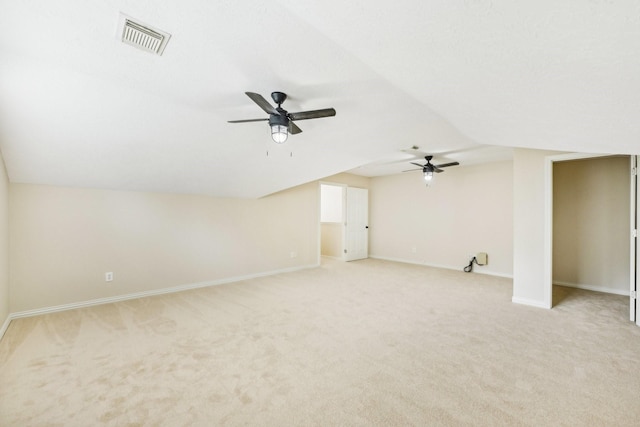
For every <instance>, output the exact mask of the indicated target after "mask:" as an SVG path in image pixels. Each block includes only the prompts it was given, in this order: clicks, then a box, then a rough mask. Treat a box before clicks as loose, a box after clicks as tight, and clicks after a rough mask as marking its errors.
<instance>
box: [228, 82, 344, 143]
mask: <svg viewBox="0 0 640 427" xmlns="http://www.w3.org/2000/svg"><path fill="white" fill-rule="evenodd" d="M245 94H246V95H247V96H248V97H249V98H251V100H252V101H253V102H255V103H256V104H258V107H260V108H262V109H263V110H264V112H265V113H267V114H269V118H267V119H247V120H229V123H247V122H261V121H267V120H268V121H269V126H271V138H272V139H273V141H274V142H276V143H278V144H282V143H284V142H285V141H286V140H287V138H288V136H289V134H292V135H295V134H297V133H300V132H302V129H300V128H299V127H298V126H297V125H296V124H295V123H293V122H294V120H308V119H319V118H322V117H332V116H335V115H336V110H334V109H333V108H324V109H322V110H311V111H299V112H297V113H289V112H288V111H287V110H285V109H284V108H282V103H283V102H284V101H285V100H286V99H287V94H286V93H283V92H272V93H271V99H273V101H274V102H275V103H276V104H278V106H277V107H273V106H272V105H271V104H270V103H269V101H267V100H266V99H264V97H263V96H262V95H260V94H258V93H254V92H245Z"/></svg>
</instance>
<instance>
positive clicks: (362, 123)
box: [0, 0, 640, 197]
mask: <svg viewBox="0 0 640 427" xmlns="http://www.w3.org/2000/svg"><path fill="white" fill-rule="evenodd" d="M121 12H122V13H125V14H127V15H129V16H132V17H134V18H137V19H139V20H140V21H143V22H145V23H147V24H149V25H152V26H154V27H157V28H159V29H162V30H164V31H167V32H168V33H170V34H171V35H172V37H171V40H170V42H169V44H168V46H167V48H166V50H165V53H164V55H163V56H156V55H152V54H149V53H146V52H143V51H141V50H138V49H135V48H133V47H131V46H128V45H126V44H123V43H121V42H120V41H119V40H118V38H117V37H116V32H117V31H116V30H117V27H118V19H119V15H120V13H121ZM275 90H279V91H283V92H286V93H287V94H288V95H289V99H288V100H287V101H286V102H285V104H284V107H285V108H287V109H288V110H289V111H300V110H311V109H319V108H327V107H334V108H335V109H336V110H337V115H336V117H332V118H324V119H318V120H310V121H301V122H298V125H299V126H300V127H301V128H302V129H303V131H304V132H303V133H301V134H299V135H293V136H291V137H290V138H289V140H288V141H287V143H286V144H285V145H284V146H276V145H275V144H273V143H272V142H271V139H270V136H269V129H268V125H267V124H266V123H263V122H257V123H244V124H229V123H227V120H234V119H245V118H260V117H263V116H265V114H264V113H263V112H262V111H261V110H260V109H259V108H258V107H257V106H256V105H255V104H253V103H252V102H251V100H250V99H249V98H247V97H246V96H245V95H244V92H245V91H253V92H258V93H261V94H262V95H263V96H264V97H265V98H267V99H270V97H269V94H270V93H271V92H272V91H275ZM639 115H640V2H637V1H614V0H610V1H607V0H601V1H598V0H591V1H588V0H582V1H563V2H558V1H536V2H533V1H529V2H520V1H515V2H514V1H508V0H504V1H482V0H478V1H473V0H466V1H450V0H449V1H445V0H442V1H429V0H421V1H419V0H398V1H395V2H388V1H380V0H374V1H371V0H369V1H349V2H344V1H336V0H324V1H322V2H317V1H308V0H295V1H294V0H280V1H273V0H270V1H259V0H246V1H242V2H237V1H205V0H183V1H162V2H158V1H150V0H147V1H139V0H138V1H109V0H106V1H100V2H87V1H82V0H60V1H56V2H52V1H46V0H33V1H20V2H18V1H8V0H1V1H0V149H1V150H2V154H3V156H4V159H5V163H6V166H7V170H8V173H9V177H10V180H11V181H12V182H24V183H38V184H50V185H63V186H83V187H95V188H108V189H121V190H146V191H162V192H179V193H198V194H209V195H214V196H219V197H260V196H264V195H266V194H270V193H273V192H276V191H280V190H283V189H286V188H289V187H292V186H295V185H299V184H302V183H305V182H309V181H312V180H315V179H319V178H323V177H325V176H328V175H332V174H335V173H338V172H342V171H354V172H356V173H361V174H363V175H367V176H373V175H377V174H381V173H393V172H399V171H400V170H403V169H407V165H408V163H407V161H408V160H409V159H413V158H415V153H408V154H407V149H408V148H409V147H412V146H418V147H420V151H422V152H427V153H432V154H436V155H438V154H440V153H443V154H442V156H441V157H442V158H443V159H445V160H450V159H454V160H459V161H461V163H462V166H464V164H465V163H466V162H468V163H473V162H474V159H475V161H478V159H485V160H491V159H501V158H504V156H505V153H506V155H508V153H510V149H509V148H505V149H504V150H501V149H500V148H499V147H530V148H541V149H557V150H566V151H581V152H597V153H618V154H638V153H639V152H640V117H638V116H639ZM403 150H404V151H403ZM267 151H268V152H269V156H267V155H266V153H267ZM409 151H410V150H409ZM456 156H458V157H456ZM436 158H437V157H436ZM394 160H400V163H399V164H396V165H394V166H389V164H390V163H389V162H392V161H394ZM372 163H373V165H370V164H372ZM381 164H382V165H383V166H382V167H379V168H378V167H377V166H376V165H381ZM367 165H369V166H367Z"/></svg>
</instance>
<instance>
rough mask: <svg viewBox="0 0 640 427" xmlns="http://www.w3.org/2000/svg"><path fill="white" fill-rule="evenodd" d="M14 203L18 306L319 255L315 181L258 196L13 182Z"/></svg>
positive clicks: (13, 300)
mask: <svg viewBox="0 0 640 427" xmlns="http://www.w3.org/2000/svg"><path fill="white" fill-rule="evenodd" d="M10 202H11V203H10V220H11V223H12V224H11V230H10V233H11V242H12V246H11V265H12V269H13V270H12V274H11V284H10V286H11V295H10V309H11V311H12V312H20V311H25V310H32V309H38V308H43V307H51V306H56V305H64V304H70V303H75V302H82V301H88V300H92V299H98V298H107V297H113V296H118V295H126V294H131V293H137V292H145V291H152V290H159V289H163V288H168V287H174V286H182V285H190V284H195V283H201V282H207V281H216V280H221V279H225V278H234V277H242V276H248V275H253V274H260V273H265V272H271V271H278V270H283V269H289V268H296V267H303V266H310V265H315V264H317V262H318V248H319V243H318V221H319V218H318V215H319V205H318V203H319V188H318V185H317V183H310V184H307V185H303V186H300V187H296V188H294V189H290V190H287V191H284V192H281V193H277V194H274V195H271V196H268V197H265V198H262V199H258V200H240V199H219V198H211V197H206V196H193V195H177V194H159V193H142V192H120V191H105V190H92V189H72V188H61V187H48V186H37V185H23V184H13V185H12V186H11V198H10ZM0 211H1V209H0ZM0 213H1V212H0ZM0 219H1V218H0ZM0 231H1V230H0ZM0 237H1V236H0ZM292 252H293V253H294V255H295V257H291V255H292ZM0 254H1V253H0ZM0 261H1V259H0ZM108 271H111V272H113V273H114V280H113V282H110V283H106V282H105V280H104V273H105V272H108Z"/></svg>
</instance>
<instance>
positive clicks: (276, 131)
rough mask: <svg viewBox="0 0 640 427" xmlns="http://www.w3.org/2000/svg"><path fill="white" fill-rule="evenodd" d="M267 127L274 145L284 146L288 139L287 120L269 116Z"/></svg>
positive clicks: (273, 115)
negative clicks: (269, 127) (269, 128)
mask: <svg viewBox="0 0 640 427" xmlns="http://www.w3.org/2000/svg"><path fill="white" fill-rule="evenodd" d="M269 126H271V139H273V142H275V143H276V144H284V142H285V141H286V140H287V138H288V137H289V118H288V117H287V116H281V115H279V114H271V115H270V116H269Z"/></svg>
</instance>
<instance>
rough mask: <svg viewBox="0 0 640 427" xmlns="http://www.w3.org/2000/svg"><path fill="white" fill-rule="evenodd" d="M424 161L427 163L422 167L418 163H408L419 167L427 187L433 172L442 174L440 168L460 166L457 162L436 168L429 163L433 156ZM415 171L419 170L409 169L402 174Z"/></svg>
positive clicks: (426, 157)
mask: <svg viewBox="0 0 640 427" xmlns="http://www.w3.org/2000/svg"><path fill="white" fill-rule="evenodd" d="M424 159H425V160H426V161H427V163H425V164H424V165H421V164H420V163H415V162H410V163H411V164H412V165H416V166H420V167H421V168H422V173H423V174H424V180H425V181H427V185H429V183H430V182H431V180H432V179H433V173H434V172H435V173H440V172H444V171H443V170H442V169H441V168H447V167H449V166H458V165H459V164H460V163H458V162H450V163H443V164H441V165H437V166H436V165H434V164H432V163H431V159H433V156H425V157H424ZM416 170H420V169H409V170H406V171H403V172H411V171H416Z"/></svg>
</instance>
